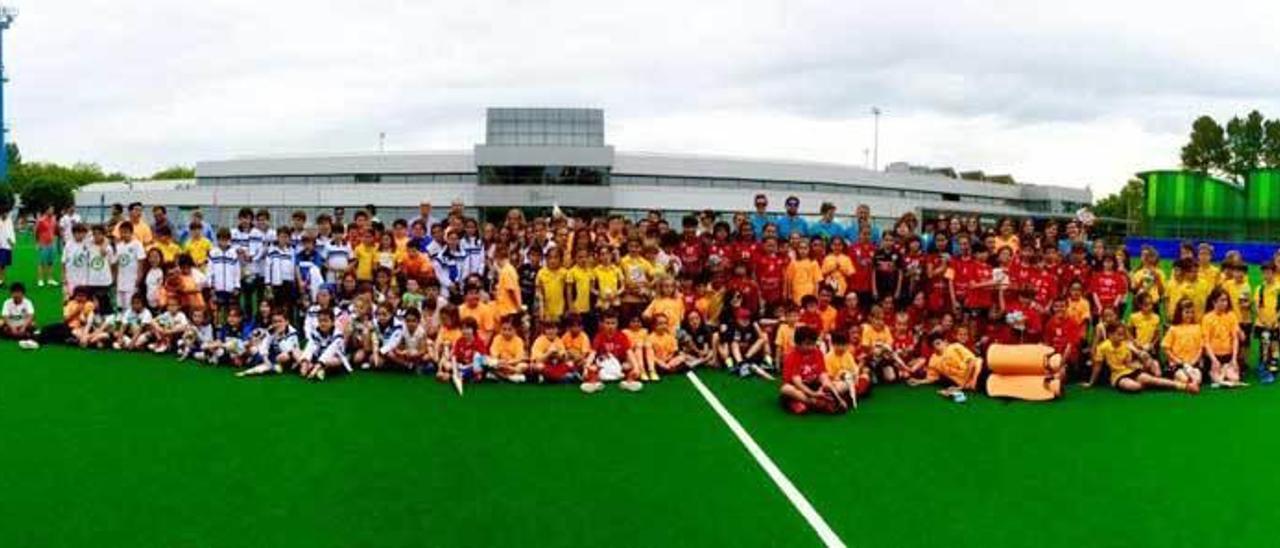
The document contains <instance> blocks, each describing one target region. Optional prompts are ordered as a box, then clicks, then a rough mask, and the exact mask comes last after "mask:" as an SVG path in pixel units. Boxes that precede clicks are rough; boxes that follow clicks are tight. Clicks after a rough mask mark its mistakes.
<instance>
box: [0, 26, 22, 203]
mask: <svg viewBox="0 0 1280 548" xmlns="http://www.w3.org/2000/svg"><path fill="white" fill-rule="evenodd" d="M17 17H18V10H17V9H16V8H12V7H10V6H0V182H4V181H8V180H9V147H8V145H7V144H6V143H8V138H7V137H8V133H9V125H8V124H6V123H5V117H4V86H5V84H7V83H9V76H8V75H7V74H5V72H4V31H6V30H9V26H10V25H12V24H13V20H14V19H15V18H17Z"/></svg>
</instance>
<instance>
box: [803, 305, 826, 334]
mask: <svg viewBox="0 0 1280 548" xmlns="http://www.w3.org/2000/svg"><path fill="white" fill-rule="evenodd" d="M800 325H803V326H808V327H811V328H813V329H814V330H815V331H817V332H819V333H822V332H824V331H825V330H824V329H822V315H821V314H819V313H818V311H816V310H805V311H803V312H801V313H800Z"/></svg>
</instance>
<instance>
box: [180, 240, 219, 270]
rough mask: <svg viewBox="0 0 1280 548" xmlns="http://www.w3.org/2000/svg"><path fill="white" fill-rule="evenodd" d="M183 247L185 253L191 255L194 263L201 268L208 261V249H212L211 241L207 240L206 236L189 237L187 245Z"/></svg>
mask: <svg viewBox="0 0 1280 548" xmlns="http://www.w3.org/2000/svg"><path fill="white" fill-rule="evenodd" d="M184 247H185V248H186V251H187V255H190V256H191V260H192V261H193V262H195V263H196V266H198V267H202V268H203V267H204V265H205V264H207V263H208V262H209V251H210V250H212V249H213V242H211V241H209V239H208V238H200V239H198V240H197V239H196V238H191V239H190V240H187V245H186V246H184Z"/></svg>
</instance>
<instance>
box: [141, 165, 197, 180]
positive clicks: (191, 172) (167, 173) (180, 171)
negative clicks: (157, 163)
mask: <svg viewBox="0 0 1280 548" xmlns="http://www.w3.org/2000/svg"><path fill="white" fill-rule="evenodd" d="M195 178H196V170H195V168H190V167H186V166H173V167H170V168H166V169H162V170H160V171H157V172H155V173H152V174H151V179H153V180H156V181H167V180H173V179H195Z"/></svg>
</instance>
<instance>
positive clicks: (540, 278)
mask: <svg viewBox="0 0 1280 548" xmlns="http://www.w3.org/2000/svg"><path fill="white" fill-rule="evenodd" d="M825 210H826V208H825V207H824V211H825ZM759 215H762V213H757V216H759ZM788 215H789V216H790V215H791V214H788ZM779 227H786V228H787V233H786V234H782V233H780V231H779ZM188 228H189V230H187V231H186V234H187V236H185V241H182V242H179V241H177V240H176V239H175V238H174V235H173V234H172V230H171V228H170V227H167V226H163V227H157V228H156V229H154V230H150V229H148V230H147V231H146V233H147V235H148V236H149V237H150V238H151V240H150V241H141V240H140V238H138V237H137V235H136V231H135V230H134V227H133V225H132V223H131V222H130V221H127V220H125V221H121V222H119V223H117V224H115V225H114V226H103V225H95V226H85V225H83V224H75V225H74V226H72V227H71V230H70V232H71V234H70V235H69V238H68V239H67V241H66V242H65V243H64V244H63V252H62V258H63V259H62V266H63V271H64V277H65V280H64V283H63V284H62V285H63V288H64V291H65V296H66V299H65V306H64V308H63V315H62V316H63V322H62V323H61V324H59V325H57V326H51V327H48V328H46V329H45V330H44V333H37V331H38V330H37V329H36V326H35V324H34V321H33V318H34V309H33V307H32V305H31V300H30V299H29V298H27V297H26V296H25V295H24V293H25V292H24V288H22V287H21V285H19V284H15V285H14V287H13V289H12V291H11V297H10V299H9V300H8V301H6V302H5V304H4V319H5V321H4V323H3V325H2V326H0V335H3V336H5V337H8V338H15V339H20V340H22V341H23V342H22V343H21V344H22V345H23V347H24V348H34V347H35V346H36V345H37V343H36V342H35V340H37V339H39V340H44V341H53V342H68V343H71V344H75V345H79V346H81V347H85V348H98V349H106V350H115V351H137V352H151V353H157V354H173V355H175V356H177V358H178V359H179V360H190V361H194V362H197V363H203V364H211V365H225V366H229V367H233V368H235V369H236V370H237V373H236V374H237V375H240V376H255V375H268V374H280V373H286V372H287V373H292V374H297V375H300V376H303V377H305V378H308V379H315V380H324V379H325V378H327V377H330V376H333V375H335V374H348V373H351V372H354V371H358V370H398V371H404V372H410V373H416V374H420V375H427V376H432V377H434V378H436V379H438V380H440V381H441V382H445V383H449V384H452V385H453V386H454V387H455V389H456V390H458V391H459V392H462V391H463V390H464V387H465V386H466V385H467V384H470V383H478V382H483V381H500V382H510V383H526V382H538V383H575V384H578V385H579V386H580V388H581V390H582V391H584V392H588V393H593V392H598V391H600V390H602V389H604V388H605V386H607V384H609V383H614V382H616V383H617V385H618V387H619V388H620V389H623V390H627V391H638V390H641V389H642V388H643V386H644V384H645V383H649V382H658V381H660V380H661V379H662V378H664V377H666V376H670V375H673V374H677V373H681V372H684V371H689V370H694V369H698V368H717V369H724V370H727V371H731V372H733V373H734V374H736V375H739V376H742V377H752V376H754V377H760V378H763V379H767V380H769V381H774V382H779V383H780V392H779V393H780V399H781V403H782V405H783V407H784V409H786V410H788V411H790V412H793V413H805V412H811V411H812V412H828V413H838V412H843V411H845V410H847V409H849V408H851V407H854V406H856V405H857V404H858V401H859V400H860V399H864V398H866V397H868V396H869V395H870V392H871V390H872V387H873V386H876V385H881V384H892V383H905V384H908V385H919V384H934V383H938V384H942V385H945V386H944V388H943V389H942V390H940V393H941V394H942V395H944V396H947V397H949V398H952V399H955V400H956V401H963V400H964V398H965V397H966V396H965V394H966V392H972V391H974V390H976V389H978V387H980V386H981V384H982V378H983V376H984V375H985V374H986V372H985V371H984V366H983V359H982V356H983V355H984V353H985V351H986V349H987V348H988V347H990V345H993V344H1042V345H1046V346H1049V347H1052V349H1053V352H1055V353H1056V354H1057V355H1058V356H1059V357H1060V358H1061V363H1063V364H1064V367H1063V368H1062V370H1061V371H1060V372H1059V374H1060V375H1061V376H1062V377H1063V378H1064V379H1065V378H1074V379H1076V380H1078V381H1079V382H1080V383H1081V384H1082V385H1083V386H1092V385H1094V384H1096V383H1098V382H1101V381H1102V380H1103V377H1102V375H1103V373H1104V372H1105V373H1106V375H1107V377H1106V381H1107V382H1108V384H1110V385H1112V386H1114V387H1115V388H1117V389H1118V390H1121V391H1125V392H1138V391H1141V390H1144V389H1147V388H1166V389H1173V390H1182V391H1185V392H1188V393H1197V392H1199V390H1200V387H1201V385H1202V383H1204V382H1208V383H1210V384H1211V385H1213V386H1215V387H1234V386H1242V385H1244V384H1245V376H1246V373H1247V372H1248V369H1247V368H1246V360H1245V357H1246V355H1247V354H1248V349H1249V344H1250V341H1251V338H1253V337H1256V338H1257V339H1258V341H1259V342H1260V347H1261V350H1262V351H1261V352H1260V358H1259V360H1258V363H1257V370H1256V372H1257V373H1256V374H1257V378H1258V379H1259V380H1260V381H1261V382H1264V383H1269V382H1272V381H1273V380H1274V375H1275V373H1276V370H1277V367H1278V366H1280V331H1277V329H1278V327H1280V322H1278V320H1280V318H1278V315H1277V302H1278V301H1280V281H1278V280H1277V278H1276V264H1275V262H1274V261H1270V262H1266V263H1264V264H1262V265H1260V266H1261V270H1262V273H1263V281H1262V284H1261V285H1260V286H1259V287H1257V288H1253V287H1251V286H1250V284H1249V282H1248V280H1247V277H1246V276H1245V270H1246V265H1245V264H1244V262H1243V261H1242V260H1241V259H1240V257H1239V256H1238V254H1234V253H1229V254H1228V255H1227V257H1226V259H1225V260H1224V261H1223V262H1222V263H1221V265H1219V264H1215V263H1214V261H1213V259H1214V253H1213V250H1212V249H1211V248H1209V247H1207V246H1204V245H1202V246H1199V247H1198V248H1197V247H1192V246H1190V244H1188V245H1187V246H1184V248H1183V250H1182V252H1181V253H1180V256H1179V257H1178V258H1177V260H1175V261H1174V268H1173V275H1172V276H1167V275H1166V274H1165V272H1164V271H1163V270H1162V269H1161V268H1160V265H1159V257H1158V256H1157V255H1156V253H1155V251H1154V250H1152V249H1144V250H1143V252H1142V256H1141V258H1140V260H1139V261H1138V262H1137V264H1131V261H1130V260H1129V259H1128V257H1127V256H1126V255H1125V254H1124V251H1123V249H1115V250H1112V249H1109V248H1107V247H1106V246H1105V245H1103V244H1102V243H1101V241H1098V240H1095V241H1089V240H1088V239H1087V237H1086V236H1087V234H1086V232H1085V229H1086V228H1087V226H1085V225H1084V223H1081V222H1078V221H1072V222H1071V223H1069V224H1068V226H1067V233H1068V235H1067V236H1066V237H1059V235H1058V229H1059V228H1060V227H1059V226H1058V225H1057V223H1056V222H1054V221H1050V222H1046V223H1042V224H1037V223H1034V222H1030V220H1028V221H1027V222H1024V223H1023V224H1022V225H1021V227H1018V226H1015V224H1014V223H1013V221H1012V220H1003V221H1001V222H1000V223H998V224H997V225H996V226H995V227H994V228H984V227H982V226H981V225H979V224H978V223H976V222H974V223H972V224H970V223H967V222H966V221H962V220H959V219H950V220H948V219H936V220H933V221H931V222H930V223H927V224H926V226H924V227H921V226H920V223H919V221H918V220H917V219H915V217H914V216H912V215H907V216H904V217H903V218H902V219H899V220H898V222H897V223H895V224H894V225H893V226H892V230H885V231H884V232H883V233H880V234H877V233H876V232H877V231H876V230H875V227H874V226H872V224H871V223H870V222H869V220H868V218H866V217H864V216H861V215H860V216H859V218H858V219H857V220H855V221H854V222H853V223H852V224H851V225H850V226H849V227H847V229H844V230H832V229H831V228H830V227H829V226H828V227H826V228H823V229H821V230H819V229H817V227H815V228H814V229H812V230H808V229H807V226H806V225H805V224H804V223H800V222H799V220H798V219H791V220H787V219H786V218H781V217H779V218H765V219H758V218H755V217H749V216H748V215H746V214H742V213H740V214H737V215H735V216H734V217H733V222H732V223H729V222H723V221H717V220H716V217H715V215H713V214H709V213H708V214H704V215H702V216H699V217H693V216H690V217H685V218H684V219H682V222H681V226H680V228H679V230H675V229H673V228H671V227H670V226H669V225H668V224H667V222H666V220H665V219H664V218H663V217H662V215H661V214H659V213H657V212H655V213H653V214H650V215H649V216H648V217H646V218H643V219H641V220H639V221H636V222H631V221H628V220H625V219H623V218H621V217H609V218H604V219H590V220H578V219H570V218H567V217H564V216H560V215H557V216H553V217H551V218H539V219H534V220H532V221H526V220H525V219H524V218H523V216H522V215H521V214H520V213H519V211H513V212H512V214H510V215H508V216H507V219H506V221H505V222H504V223H503V224H502V225H501V226H498V225H493V224H486V223H480V222H478V221H476V220H475V219H470V218H467V217H465V216H464V215H463V211H462V208H461V207H455V208H454V209H453V210H451V211H450V212H449V213H448V215H447V216H445V217H443V218H442V219H440V220H433V219H432V218H431V217H430V211H429V209H427V210H425V211H424V212H423V215H422V216H421V217H419V218H417V219H414V220H412V221H408V220H397V221H395V222H394V223H392V224H391V226H389V227H388V226H385V225H383V224H382V223H381V222H379V221H378V220H377V219H376V216H375V214H374V212H373V211H360V212H357V214H356V216H355V219H354V220H353V221H352V222H351V223H349V224H344V223H342V222H341V220H340V219H334V218H333V217H331V216H329V215H322V216H320V217H318V218H317V219H315V220H314V223H311V222H309V220H308V218H307V216H306V215H305V214H304V213H301V212H298V213H294V214H293V215H292V216H291V218H290V222H289V223H288V224H284V225H281V226H275V227H273V226H272V224H271V216H270V214H269V213H268V212H266V211H257V212H255V211H251V210H244V211H241V212H240V215H239V216H238V222H237V224H236V226H235V227H234V228H220V229H218V230H216V231H214V230H212V228H211V227H208V226H205V225H204V224H203V222H193V223H192V224H191V225H190V226H189V227H188ZM209 234H212V236H213V237H212V238H210V237H208V235H209ZM779 376H780V377H781V378H780V379H779V378H778V377H779Z"/></svg>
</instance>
